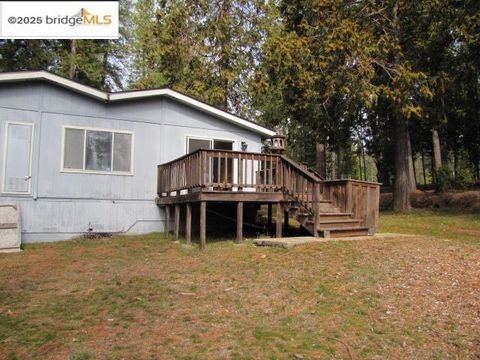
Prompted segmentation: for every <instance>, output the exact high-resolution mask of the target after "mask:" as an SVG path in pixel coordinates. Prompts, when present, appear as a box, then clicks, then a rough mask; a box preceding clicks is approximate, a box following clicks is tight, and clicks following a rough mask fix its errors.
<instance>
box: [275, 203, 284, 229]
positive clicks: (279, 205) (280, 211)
mask: <svg viewBox="0 0 480 360" xmlns="http://www.w3.org/2000/svg"><path fill="white" fill-rule="evenodd" d="M282 215H283V204H282V203H277V216H276V219H275V220H276V230H277V231H276V237H277V238H281V237H282Z"/></svg>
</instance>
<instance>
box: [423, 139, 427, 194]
mask: <svg viewBox="0 0 480 360" xmlns="http://www.w3.org/2000/svg"><path fill="white" fill-rule="evenodd" d="M422 174H423V185H425V186H427V174H426V173H425V152H424V150H423V146H422Z"/></svg>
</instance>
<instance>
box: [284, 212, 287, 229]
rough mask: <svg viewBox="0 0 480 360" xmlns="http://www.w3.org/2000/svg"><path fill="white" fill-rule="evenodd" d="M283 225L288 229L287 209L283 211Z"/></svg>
mask: <svg viewBox="0 0 480 360" xmlns="http://www.w3.org/2000/svg"><path fill="white" fill-rule="evenodd" d="M283 227H284V228H285V231H288V211H284V212H283Z"/></svg>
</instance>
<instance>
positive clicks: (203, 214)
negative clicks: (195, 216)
mask: <svg viewBox="0 0 480 360" xmlns="http://www.w3.org/2000/svg"><path fill="white" fill-rule="evenodd" d="M206 245H207V203H206V202H205V201H201V202H200V250H201V251H204V250H205V247H206Z"/></svg>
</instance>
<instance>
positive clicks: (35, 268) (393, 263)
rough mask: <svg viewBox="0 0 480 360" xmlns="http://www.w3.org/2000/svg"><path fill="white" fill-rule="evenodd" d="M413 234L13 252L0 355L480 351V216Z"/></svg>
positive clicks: (456, 217)
mask: <svg viewBox="0 0 480 360" xmlns="http://www.w3.org/2000/svg"><path fill="white" fill-rule="evenodd" d="M381 231H383V232H405V233H413V234H420V235H432V236H434V237H432V236H428V237H426V236H415V237H411V238H402V239H388V240H382V241H379V240H373V239H372V240H366V241H363V240H362V241H358V242H330V243H323V244H314V245H308V246H303V247H298V248H294V249H290V250H284V249H274V248H257V247H255V246H253V245H252V243H251V242H250V241H246V242H245V244H243V245H240V246H236V245H234V244H233V242H232V241H217V242H211V243H209V244H208V245H207V251H206V252H205V253H204V254H200V253H199V251H198V248H197V247H194V248H191V249H186V248H184V247H182V246H181V244H178V243H174V242H172V241H171V240H169V241H167V240H163V239H162V237H161V236H160V235H159V234H151V235H148V236H139V237H121V236H119V237H115V238H111V239H100V240H78V241H69V242H61V243H54V244H41V245H30V246H26V247H25V251H23V252H22V253H19V254H8V255H7V254H2V255H0V359H10V360H12V359H76V360H87V359H128V360H130V359H163V358H167V359H295V357H296V358H298V359H300V358H304V359H329V358H332V359H334V358H335V359H338V358H344V359H363V358H368V359H370V358H395V359H404V358H409V359H444V358H458V359H469V358H470V359H478V358H479V357H480V214H478V213H476V214H473V213H471V214H462V213H459V212H451V211H450V212H442V211H414V212H413V213H411V214H394V213H384V214H382V216H381Z"/></svg>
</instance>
